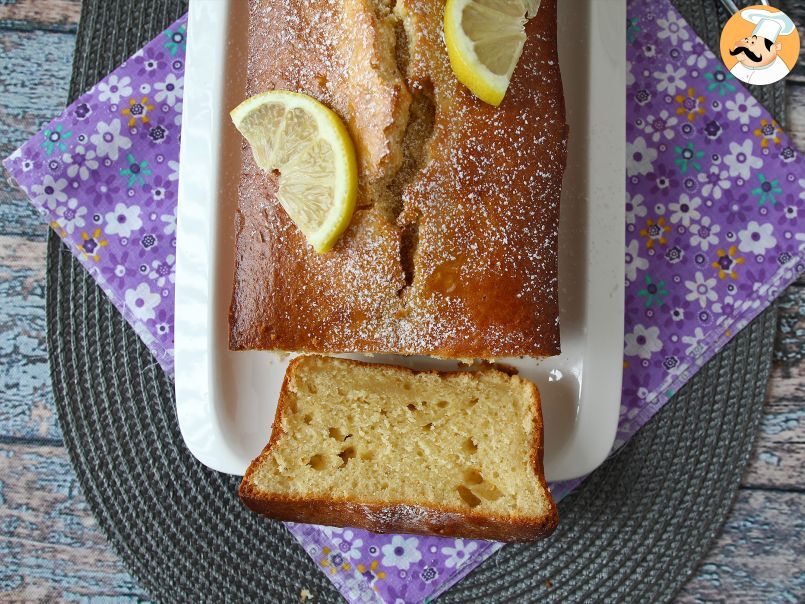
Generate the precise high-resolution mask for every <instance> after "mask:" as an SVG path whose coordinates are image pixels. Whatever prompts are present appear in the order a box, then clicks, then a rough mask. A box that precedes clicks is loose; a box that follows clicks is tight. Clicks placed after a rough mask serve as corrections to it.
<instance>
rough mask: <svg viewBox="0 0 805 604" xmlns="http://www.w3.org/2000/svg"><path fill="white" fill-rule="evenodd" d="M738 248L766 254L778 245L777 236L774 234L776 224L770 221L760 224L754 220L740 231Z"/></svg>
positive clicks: (756, 253)
mask: <svg viewBox="0 0 805 604" xmlns="http://www.w3.org/2000/svg"><path fill="white" fill-rule="evenodd" d="M738 240H739V241H740V243H739V244H738V249H739V250H741V251H742V252H747V253H749V254H755V255H761V254H765V253H766V251H767V250H770V249H771V248H773V247H774V246H775V245H777V238H776V237H775V236H774V225H771V224H769V223H766V224H760V223H758V222H757V221H756V220H752V221H751V222H750V223H749V224H748V225H746V228H745V229H743V230H742V231H739V232H738Z"/></svg>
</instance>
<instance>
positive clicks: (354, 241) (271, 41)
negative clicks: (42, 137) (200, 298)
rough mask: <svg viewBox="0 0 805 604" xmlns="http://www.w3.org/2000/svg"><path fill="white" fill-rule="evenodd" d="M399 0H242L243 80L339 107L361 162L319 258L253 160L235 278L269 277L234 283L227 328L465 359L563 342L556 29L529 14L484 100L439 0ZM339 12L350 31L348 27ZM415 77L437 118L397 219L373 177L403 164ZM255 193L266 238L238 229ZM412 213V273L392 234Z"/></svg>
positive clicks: (287, 345)
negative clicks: (401, 50)
mask: <svg viewBox="0 0 805 604" xmlns="http://www.w3.org/2000/svg"><path fill="white" fill-rule="evenodd" d="M391 4H392V3H390V2H382V1H380V0H376V1H370V0H360V1H359V0H349V1H346V0H345V1H343V2H338V1H335V0H326V1H324V0H323V1H316V2H307V3H300V2H298V1H297V2H294V1H290V0H252V22H251V23H250V36H251V38H250V40H251V43H252V48H253V51H252V53H251V57H252V58H251V60H250V64H249V85H250V93H256V92H259V91H262V90H266V89H270V88H290V89H292V90H299V91H302V92H306V93H307V94H311V95H312V96H315V97H317V98H319V99H320V100H322V101H323V102H325V103H326V104H328V105H329V106H331V107H332V108H333V109H334V110H335V111H336V112H337V113H339V114H340V115H341V116H342V117H343V118H344V120H345V122H346V123H347V124H349V125H350V127H351V132H352V133H353V137H354V138H355V139H356V147H357V148H358V152H359V156H360V163H361V166H362V171H361V187H360V194H359V202H358V205H359V208H361V209H360V210H359V211H358V212H356V214H355V216H354V218H353V221H352V224H351V226H350V228H349V229H348V230H347V232H346V233H345V235H344V236H343V237H342V239H341V241H340V242H339V243H338V244H337V245H336V247H335V248H334V250H333V251H332V252H330V253H328V254H325V255H323V256H318V255H316V254H315V253H314V252H313V251H312V249H310V248H309V247H308V246H307V245H306V244H305V242H304V240H303V239H302V238H301V236H300V235H299V234H298V233H297V232H296V230H295V227H294V226H293V224H292V223H290V221H289V220H288V219H287V216H285V215H284V214H283V213H282V210H281V208H279V206H278V205H277V204H276V201H275V200H274V199H273V198H272V195H271V192H270V188H267V187H266V186H265V184H263V185H260V184H258V181H264V180H265V179H266V178H267V177H266V176H265V175H262V174H260V173H259V172H257V171H251V170H249V167H248V165H247V168H246V170H245V173H246V174H245V176H244V178H243V181H242V183H241V211H242V212H243V214H244V221H245V223H246V226H245V227H244V229H243V231H242V232H241V235H240V237H239V240H238V246H239V251H240V252H242V253H239V258H248V259H247V260H246V261H245V262H239V264H238V269H237V273H238V279H237V283H239V284H242V285H245V284H246V283H247V282H252V281H254V282H256V283H258V284H262V285H263V288H262V290H261V291H260V292H259V293H257V292H256V290H257V289H258V288H257V287H244V288H243V289H244V290H245V291H244V294H245V293H246V292H247V291H248V292H250V293H251V294H252V295H251V298H250V296H249V295H243V296H240V297H239V292H238V287H237V286H236V291H235V299H236V306H237V308H238V312H237V313H236V314H235V315H236V316H233V331H234V332H240V333H243V334H244V336H245V337H244V340H249V341H248V342H247V343H246V344H245V345H244V347H258V348H260V347H262V348H282V349H286V350H307V351H320V352H397V353H412V354H434V355H438V356H448V357H464V358H466V357H492V356H503V355H519V354H546V353H547V354H550V353H555V352H556V351H557V350H558V326H557V317H558V291H557V290H558V288H557V279H556V274H557V228H558V217H559V208H558V204H559V193H560V188H561V180H562V178H561V177H562V172H563V169H564V161H565V139H566V126H565V123H564V108H563V102H562V97H561V82H560V80H559V72H558V66H557V64H556V60H555V59H556V54H555V44H554V43H553V41H552V40H553V37H552V36H550V41H547V40H548V38H547V37H546V38H545V40H541V38H542V37H543V36H542V35H541V34H540V35H538V34H537V33H536V32H537V26H539V23H537V22H539V21H540V18H539V17H538V18H537V19H536V20H535V22H533V23H532V24H530V26H529V40H528V41H527V42H526V47H525V49H524V52H523V56H522V58H521V60H520V64H519V65H518V67H517V69H516V70H515V73H514V77H513V79H512V83H511V86H510V88H509V92H508V93H507V97H506V99H504V102H503V104H502V105H501V107H500V108H493V107H490V106H488V105H485V104H484V103H482V102H481V101H479V100H477V99H475V98H474V97H473V96H472V95H471V94H470V93H469V92H468V91H467V90H466V89H465V88H464V87H463V86H462V85H461V84H460V83H458V82H457V80H456V79H455V77H454V75H453V73H452V71H451V69H450V65H449V60H448V58H447V53H446V50H445V47H444V42H443V40H442V15H441V7H440V6H436V4H435V3H432V2H426V1H424V0H400V2H398V3H397V5H396V8H395V7H393V6H392V5H391ZM392 9H393V14H395V15H397V18H399V19H402V24H403V25H404V26H405V32H406V35H407V43H408V48H407V57H406V61H405V62H406V65H404V66H402V69H403V70H405V73H401V70H400V69H399V68H397V69H390V68H389V65H390V64H389V61H388V59H389V57H394V56H395V52H394V40H393V39H391V38H390V37H389V31H391V30H390V29H389V24H390V23H391V24H392V27H393V21H394V17H393V16H392ZM347 13H349V14H350V15H353V16H354V18H351V21H350V23H353V24H354V26H353V27H352V29H346V28H345V27H344V19H343V16H344V15H345V14H347ZM532 25H533V26H534V27H532ZM549 26H552V25H549V24H547V23H542V25H541V27H542V28H543V29H545V28H547V27H549ZM366 53H368V54H369V55H372V56H371V57H370V60H366V59H367V54H366ZM423 91H424V93H426V94H428V95H431V96H432V99H433V105H434V109H435V119H434V124H433V132H432V135H431V138H430V141H429V143H428V145H427V148H426V149H424V150H423V152H422V155H423V156H424V157H426V159H427V161H424V162H422V166H424V167H422V168H421V170H420V171H419V172H418V174H416V175H415V178H413V179H412V180H411V181H410V182H408V184H407V186H406V187H405V188H404V189H403V191H402V199H401V200H400V201H401V206H400V207H401V209H402V212H401V213H400V214H399V218H397V216H396V213H395V212H393V211H390V209H389V205H388V203H387V202H385V201H384V200H383V199H381V197H382V196H381V197H378V194H377V193H376V191H377V190H378V187H379V186H380V185H379V183H382V182H384V180H383V179H388V178H391V177H393V175H394V174H395V171H396V170H397V169H399V166H400V161H401V159H400V157H401V149H400V148H399V146H400V144H401V141H402V136H403V135H404V134H405V132H406V127H407V126H408V124H409V114H408V102H409V101H410V98H411V94H412V93H413V94H414V95H416V94H422V93H423ZM246 151H248V150H246ZM245 163H247V164H248V161H245ZM397 203H400V202H397ZM392 205H393V203H392ZM255 208H260V209H261V210H262V211H264V213H265V214H266V215H267V216H270V219H269V220H266V219H265V218H263V219H262V224H263V225H264V228H265V232H264V233H263V234H262V237H260V238H252V239H248V238H247V235H248V232H249V230H250V228H253V225H252V222H253V220H252V216H254V215H255V214H256V212H255ZM414 223H416V225H417V231H418V233H417V235H418V238H417V244H416V247H415V249H414V250H413V269H414V270H413V280H412V282H410V285H408V284H407V283H406V274H404V270H403V265H402V260H401V256H400V254H401V250H400V246H401V242H400V240H401V233H402V229H403V228H404V227H405V225H406V224H414ZM255 241H256V242H255ZM267 264H268V265H269V266H270V268H269V266H267ZM409 277H410V275H409ZM249 305H251V308H249V309H248V310H247V309H246V308H245V307H246V306H249ZM233 308H234V306H233ZM241 310H242V312H241ZM258 320H259V323H260V325H261V331H260V333H259V337H257V338H254V337H252V336H253V335H254V334H253V331H254V326H255V323H256V322H257V321H258Z"/></svg>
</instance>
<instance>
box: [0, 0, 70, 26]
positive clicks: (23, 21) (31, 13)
mask: <svg viewBox="0 0 805 604" xmlns="http://www.w3.org/2000/svg"><path fill="white" fill-rule="evenodd" d="M80 14H81V0H47V2H43V1H42V0H3V2H2V3H0V27H2V28H5V29H21V30H28V31H30V30H33V29H44V30H48V31H67V32H75V31H76V26H77V25H78V18H79V16H80Z"/></svg>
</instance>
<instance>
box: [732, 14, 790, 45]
mask: <svg viewBox="0 0 805 604" xmlns="http://www.w3.org/2000/svg"><path fill="white" fill-rule="evenodd" d="M741 16H742V17H743V18H744V19H746V20H747V21H749V22H750V23H754V24H755V29H754V30H753V31H752V35H753V36H760V37H761V38H766V39H767V40H771V41H772V42H774V41H776V40H777V36H781V35H782V36H785V35H787V34H790V33H791V32H792V31H794V22H793V21H792V20H791V19H789V18H788V15H786V14H785V13H780V12H778V13H773V12H771V11H768V10H764V9H762V8H750V9H747V10H743V11H741Z"/></svg>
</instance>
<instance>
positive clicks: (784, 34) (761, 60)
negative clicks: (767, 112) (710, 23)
mask: <svg viewBox="0 0 805 604" xmlns="http://www.w3.org/2000/svg"><path fill="white" fill-rule="evenodd" d="M798 56H799V33H798V32H797V28H796V27H795V26H794V22H793V21H792V20H791V19H790V18H789V17H788V15H786V14H785V13H784V12H782V11H780V10H778V9H776V8H772V7H770V6H749V7H747V8H744V9H742V10H740V11H738V12H737V13H735V14H734V15H733V16H732V17H731V18H730V20H729V21H727V24H726V25H725V26H724V29H723V31H722V32H721V59H722V60H723V61H724V64H725V65H726V66H727V69H729V70H730V73H731V74H732V75H734V76H735V77H736V78H738V79H739V80H741V81H742V82H745V83H747V84H755V85H761V86H763V85H766V84H773V83H774V82H777V81H779V80H782V79H783V78H784V77H785V76H787V75H788V73H789V72H790V71H791V69H793V67H794V65H795V64H796V62H797V57H798Z"/></svg>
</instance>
